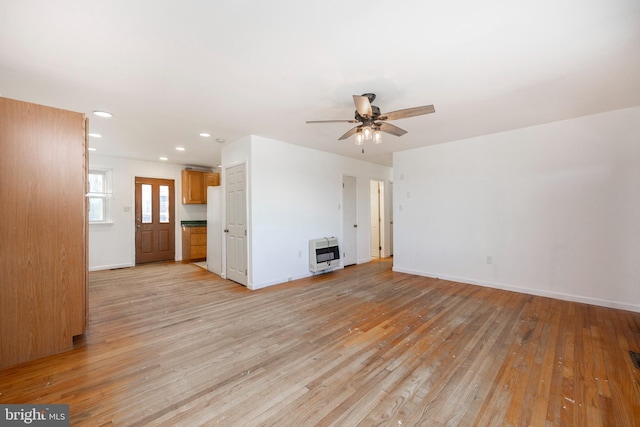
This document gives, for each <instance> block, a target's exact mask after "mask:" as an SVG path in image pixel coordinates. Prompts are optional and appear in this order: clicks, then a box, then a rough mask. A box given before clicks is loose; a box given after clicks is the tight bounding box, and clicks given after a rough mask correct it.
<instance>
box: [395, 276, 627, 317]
mask: <svg viewBox="0 0 640 427" xmlns="http://www.w3.org/2000/svg"><path fill="white" fill-rule="evenodd" d="M393 271H397V272H398V273H407V274H413V275H415V276H423V277H431V278H434V279H442V280H448V281H451V282H458V283H464V284H467V285H476V286H484V287H487V288H494V289H502V290H505V291H511V292H520V293H523V294H528V295H536V296H541V297H547V298H554V299H559V300H563V301H571V302H579V303H583V304H591V305H597V306H601V307H607V308H616V309H620V310H627V311H634V312H637V313H640V305H637V304H628V303H625V302H620V301H612V300H606V299H602V298H593V297H587V296H583V295H574V294H567V293H562V292H553V291H548V290H544V289H535V288H523V287H520V286H514V285H508V284H505V283H498V282H490V281H485V280H475V279H470V278H467V277H456V276H448V275H446V274H436V273H431V272H425V271H420V270H413V269H409V268H403V267H397V266H393Z"/></svg>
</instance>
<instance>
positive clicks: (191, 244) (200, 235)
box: [182, 226, 207, 262]
mask: <svg viewBox="0 0 640 427" xmlns="http://www.w3.org/2000/svg"><path fill="white" fill-rule="evenodd" d="M205 259H207V227H186V226H182V260H183V261H185V262H186V261H203V260H205Z"/></svg>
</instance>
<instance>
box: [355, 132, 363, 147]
mask: <svg viewBox="0 0 640 427" xmlns="http://www.w3.org/2000/svg"><path fill="white" fill-rule="evenodd" d="M362 144H364V137H363V136H362V132H360V131H358V133H356V145H362Z"/></svg>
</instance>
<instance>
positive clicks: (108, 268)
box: [89, 264, 135, 271]
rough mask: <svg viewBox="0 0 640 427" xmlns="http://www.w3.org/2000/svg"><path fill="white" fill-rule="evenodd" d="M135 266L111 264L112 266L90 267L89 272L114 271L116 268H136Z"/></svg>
mask: <svg viewBox="0 0 640 427" xmlns="http://www.w3.org/2000/svg"><path fill="white" fill-rule="evenodd" d="M134 266H135V265H133V264H111V265H95V266H93V267H89V271H100V270H114V269H116V268H128V267H134Z"/></svg>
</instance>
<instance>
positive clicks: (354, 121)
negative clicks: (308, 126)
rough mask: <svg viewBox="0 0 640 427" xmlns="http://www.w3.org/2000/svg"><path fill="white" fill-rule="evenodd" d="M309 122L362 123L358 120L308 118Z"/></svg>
mask: <svg viewBox="0 0 640 427" xmlns="http://www.w3.org/2000/svg"><path fill="white" fill-rule="evenodd" d="M307 123H360V122H358V121H357V120H307Z"/></svg>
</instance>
